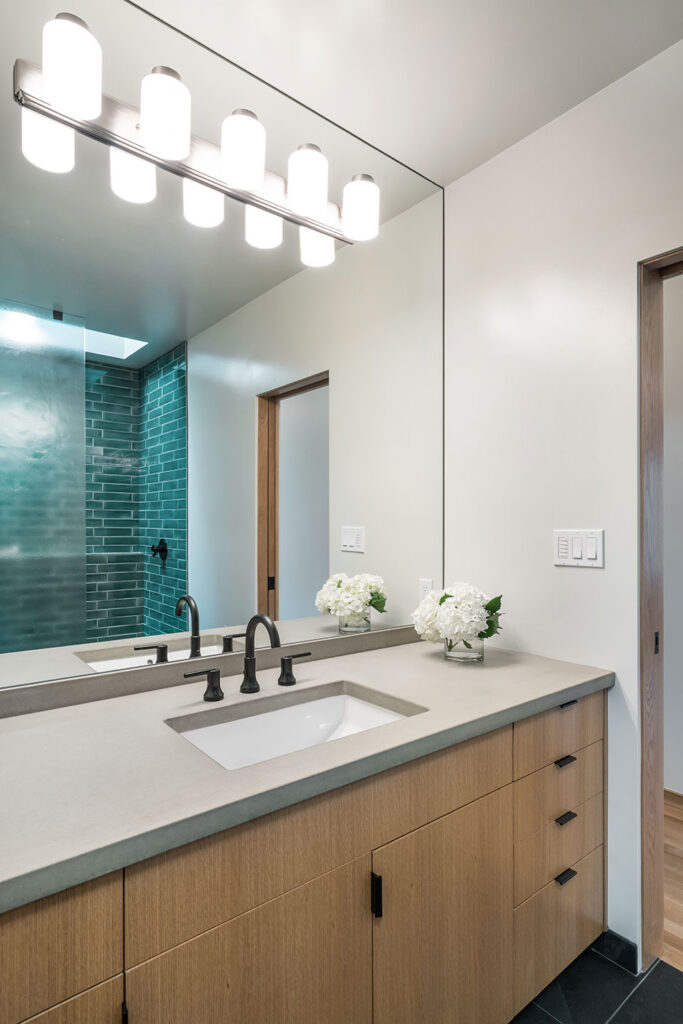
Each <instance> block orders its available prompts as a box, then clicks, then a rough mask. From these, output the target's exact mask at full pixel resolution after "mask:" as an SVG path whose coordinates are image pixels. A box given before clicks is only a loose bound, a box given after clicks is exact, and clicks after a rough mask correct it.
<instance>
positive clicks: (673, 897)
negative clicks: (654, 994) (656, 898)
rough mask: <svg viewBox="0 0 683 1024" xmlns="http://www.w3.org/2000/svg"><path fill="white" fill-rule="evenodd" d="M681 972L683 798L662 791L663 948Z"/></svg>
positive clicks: (664, 955) (682, 966)
mask: <svg viewBox="0 0 683 1024" xmlns="http://www.w3.org/2000/svg"><path fill="white" fill-rule="evenodd" d="M661 958H662V960H665V961H666V962H667V963H668V964H671V965H672V967H677V968H678V969H679V970H680V971H683V796H679V794H678V793H670V792H669V791H668V790H664V948H663V950H662V954H661Z"/></svg>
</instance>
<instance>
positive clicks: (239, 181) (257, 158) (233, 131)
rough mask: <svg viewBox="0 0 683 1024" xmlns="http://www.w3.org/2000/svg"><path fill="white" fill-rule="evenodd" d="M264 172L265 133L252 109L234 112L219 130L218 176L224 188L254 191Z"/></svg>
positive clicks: (261, 180)
mask: <svg viewBox="0 0 683 1024" xmlns="http://www.w3.org/2000/svg"><path fill="white" fill-rule="evenodd" d="M265 171H266V130H265V128H264V127H263V125H262V124H261V122H260V121H259V119H258V117H257V116H256V114H254V113H253V112H252V111H251V110H233V112H232V114H230V115H229V117H226V118H225V120H224V121H223V126H222V128H221V174H222V176H223V180H224V181H225V183H226V185H230V187H231V188H237V189H240V191H242V192H256V191H257V190H258V189H259V188H260V187H261V186H262V185H263V178H264V175H265Z"/></svg>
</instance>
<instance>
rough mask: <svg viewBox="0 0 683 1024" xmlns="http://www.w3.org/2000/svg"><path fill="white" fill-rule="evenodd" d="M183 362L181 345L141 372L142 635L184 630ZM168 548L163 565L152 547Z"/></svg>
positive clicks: (140, 518) (185, 494) (185, 576)
mask: <svg viewBox="0 0 683 1024" xmlns="http://www.w3.org/2000/svg"><path fill="white" fill-rule="evenodd" d="M186 367H187V359H186V352H185V345H179V346H178V347H177V348H176V349H174V350H173V352H168V353H167V354H166V355H165V356H162V357H161V358H160V359H157V360H155V361H154V362H153V363H150V364H149V365H148V366H145V367H144V368H143V369H142V370H141V371H140V443H141V446H142V463H141V481H140V483H141V486H140V495H141V507H140V517H139V522H140V544H141V549H142V551H143V552H144V557H143V573H142V582H143V588H144V633H145V635H146V636H153V635H154V634H156V633H173V632H177V631H182V630H185V629H187V623H186V619H185V616H184V615H183V616H182V617H181V618H178V617H177V616H176V614H175V605H176V601H177V600H178V597H179V596H180V595H181V594H184V593H186V591H187V381H186V376H187V371H186ZM162 537H163V538H164V540H165V541H166V543H167V544H168V558H167V560H166V563H165V565H164V564H163V563H162V562H161V559H160V558H159V556H158V555H157V556H156V557H154V558H152V557H151V547H152V545H153V544H158V543H159V541H160V539H161V538H162Z"/></svg>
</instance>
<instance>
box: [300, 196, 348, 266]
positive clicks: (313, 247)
mask: <svg viewBox="0 0 683 1024" xmlns="http://www.w3.org/2000/svg"><path fill="white" fill-rule="evenodd" d="M320 220H323V221H326V222H327V223H328V224H330V225H333V226H334V227H336V228H338V227H339V207H338V206H337V204H336V203H326V204H325V212H324V215H323V216H322V217H320ZM299 254H300V256H301V262H302V263H303V264H304V266H306V267H329V265H330V263H334V256H335V247H334V238H332V236H331V235H323V234H321V233H320V231H314V230H313V229H312V228H304V227H300V228H299Z"/></svg>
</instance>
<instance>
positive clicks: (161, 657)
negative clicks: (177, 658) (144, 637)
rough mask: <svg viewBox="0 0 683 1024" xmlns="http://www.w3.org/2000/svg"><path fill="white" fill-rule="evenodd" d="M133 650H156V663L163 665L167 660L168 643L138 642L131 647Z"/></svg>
mask: <svg viewBox="0 0 683 1024" xmlns="http://www.w3.org/2000/svg"><path fill="white" fill-rule="evenodd" d="M133 650H134V651H156V652H157V660H156V664H157V665H165V664H166V663H167V662H168V644H140V645H139V646H138V647H134V648H133Z"/></svg>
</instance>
